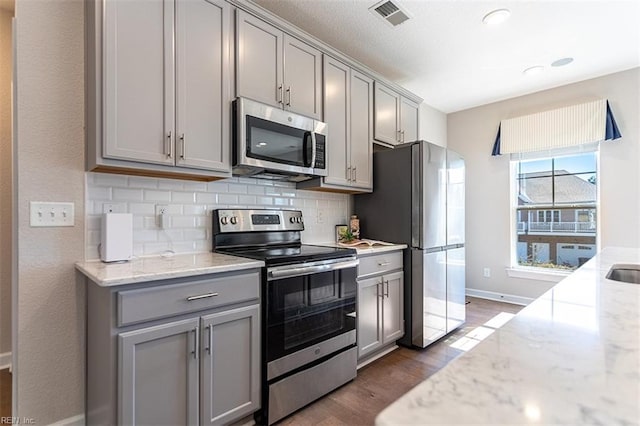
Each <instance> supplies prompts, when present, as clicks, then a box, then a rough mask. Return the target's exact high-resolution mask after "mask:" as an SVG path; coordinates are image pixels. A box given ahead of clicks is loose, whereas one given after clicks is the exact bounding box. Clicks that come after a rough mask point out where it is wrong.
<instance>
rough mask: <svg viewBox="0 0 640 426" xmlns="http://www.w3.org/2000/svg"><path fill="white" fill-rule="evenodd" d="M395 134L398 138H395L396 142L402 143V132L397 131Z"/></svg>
mask: <svg viewBox="0 0 640 426" xmlns="http://www.w3.org/2000/svg"><path fill="white" fill-rule="evenodd" d="M396 133H397V134H398V136H396V141H398V142H402V130H398V131H397V132H396Z"/></svg>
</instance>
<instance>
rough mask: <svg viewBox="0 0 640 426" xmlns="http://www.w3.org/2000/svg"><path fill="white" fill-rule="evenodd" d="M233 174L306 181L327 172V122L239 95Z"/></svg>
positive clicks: (237, 100) (235, 110) (235, 102)
mask: <svg viewBox="0 0 640 426" xmlns="http://www.w3.org/2000/svg"><path fill="white" fill-rule="evenodd" d="M233 108H234V113H233V117H234V125H233V133H234V149H233V157H234V162H233V174H234V175H237V176H254V177H262V178H270V179H281V180H290V181H295V182H299V181H303V180H307V179H310V178H311V177H313V176H326V175H327V163H326V159H327V124H326V123H323V122H321V121H318V120H314V119H312V118H309V117H305V116H302V115H298V114H294V113H292V112H289V111H284V110H282V109H280V108H276V107H273V106H270V105H265V104H262V103H259V102H255V101H252V100H250V99H247V98H237V99H236V100H235V101H234V102H233Z"/></svg>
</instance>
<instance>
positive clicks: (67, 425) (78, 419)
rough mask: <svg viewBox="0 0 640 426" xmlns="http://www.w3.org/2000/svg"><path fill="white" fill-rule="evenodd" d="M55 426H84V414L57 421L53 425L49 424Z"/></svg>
mask: <svg viewBox="0 0 640 426" xmlns="http://www.w3.org/2000/svg"><path fill="white" fill-rule="evenodd" d="M51 425H55V426H85V420H84V414H78V415H77V416H73V417H69V418H66V419H62V420H59V421H57V422H55V423H51Z"/></svg>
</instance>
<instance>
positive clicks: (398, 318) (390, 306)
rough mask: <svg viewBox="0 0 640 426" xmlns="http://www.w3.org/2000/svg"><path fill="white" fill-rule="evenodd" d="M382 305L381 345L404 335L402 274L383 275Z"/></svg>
mask: <svg viewBox="0 0 640 426" xmlns="http://www.w3.org/2000/svg"><path fill="white" fill-rule="evenodd" d="M382 278H383V279H384V283H383V289H384V293H383V295H384V297H383V299H382V300H383V305H382V343H384V344H387V343H391V342H395V341H396V340H398V339H399V338H401V337H402V336H403V335H404V310H403V306H404V301H403V298H402V297H403V293H404V289H403V284H404V273H403V272H394V273H393V274H388V275H384V276H383V277H382Z"/></svg>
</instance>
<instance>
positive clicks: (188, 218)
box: [85, 173, 350, 259]
mask: <svg viewBox="0 0 640 426" xmlns="http://www.w3.org/2000/svg"><path fill="white" fill-rule="evenodd" d="M86 181H87V208H86V214H87V217H86V221H85V224H86V225H85V226H86V229H87V240H86V245H85V257H86V258H87V259H96V258H98V257H99V254H98V249H97V247H98V244H99V243H100V239H101V236H100V226H101V220H102V209H103V204H104V203H107V202H108V203H111V204H118V205H120V206H122V208H124V209H125V211H127V212H129V213H132V214H133V227H134V231H133V239H134V245H133V249H134V255H135V256H143V255H153V254H162V253H164V252H166V251H173V252H176V253H186V252H193V251H210V250H211V245H212V243H211V238H212V237H211V227H212V214H211V212H212V210H214V209H221V208H276V209H291V208H294V209H299V210H302V212H303V216H304V218H305V231H303V232H302V241H303V242H304V243H319V242H326V241H330V240H331V239H332V238H333V235H334V234H335V228H334V226H335V225H337V224H344V223H347V221H348V218H349V211H348V210H349V208H350V197H349V195H346V194H332V193H322V192H315V191H302V190H297V189H296V188H295V184H293V183H290V182H272V181H269V180H266V179H253V178H244V177H243V178H236V177H233V178H229V179H224V180H218V181H214V182H206V183H205V182H188V181H182V180H173V179H155V178H146V177H137V176H122V175H111V174H103V173H87V180H86ZM156 204H164V205H166V208H167V213H166V214H167V215H168V216H169V217H168V220H167V226H166V228H165V229H160V228H159V227H158V226H157V224H156V217H155V206H156ZM318 208H322V210H323V222H322V223H317V219H318V215H317V209H318Z"/></svg>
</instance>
